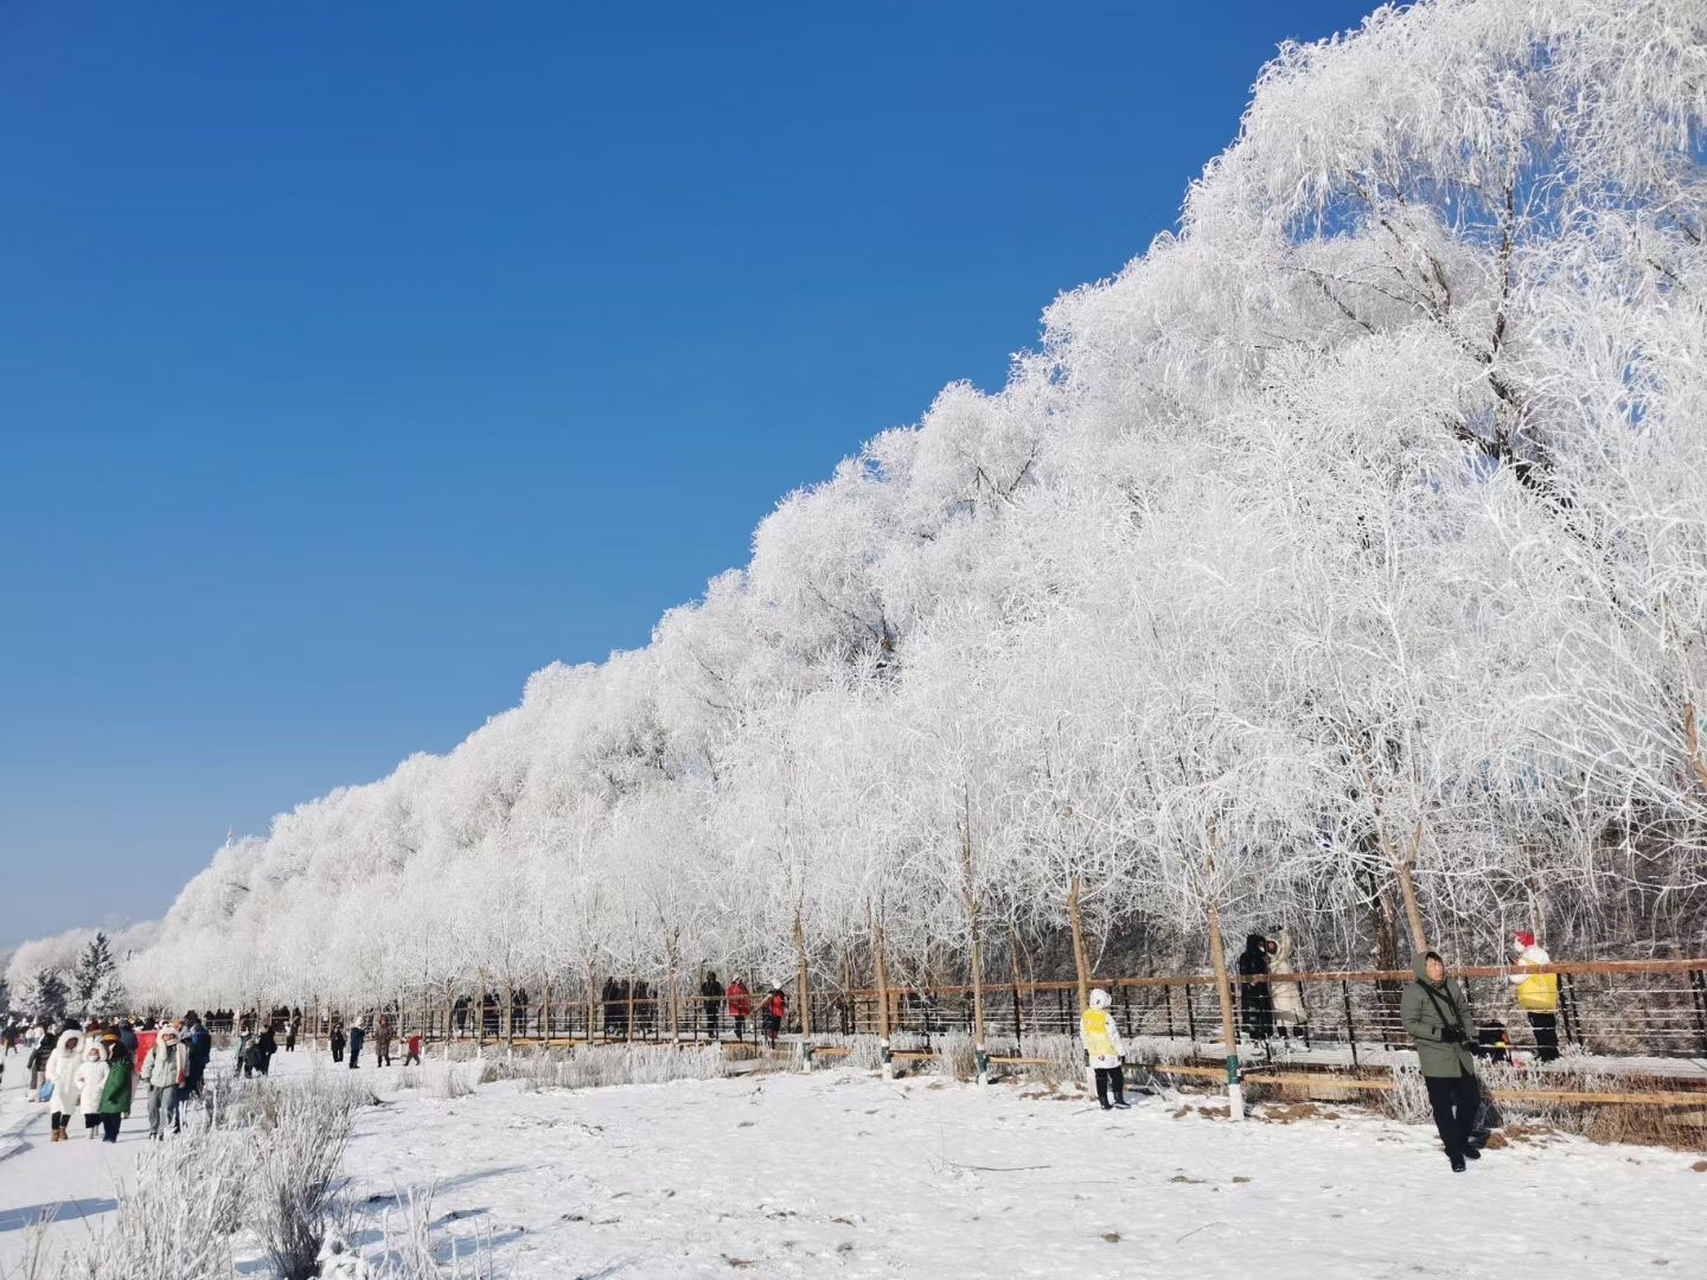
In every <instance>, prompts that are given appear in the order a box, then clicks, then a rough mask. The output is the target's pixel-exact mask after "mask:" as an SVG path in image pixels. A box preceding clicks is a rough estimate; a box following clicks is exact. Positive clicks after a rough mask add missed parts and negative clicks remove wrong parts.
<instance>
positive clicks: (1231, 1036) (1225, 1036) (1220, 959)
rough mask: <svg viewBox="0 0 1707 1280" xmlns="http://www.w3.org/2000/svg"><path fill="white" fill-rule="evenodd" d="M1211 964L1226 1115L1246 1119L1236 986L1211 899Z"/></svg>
mask: <svg viewBox="0 0 1707 1280" xmlns="http://www.w3.org/2000/svg"><path fill="white" fill-rule="evenodd" d="M1209 962H1210V963H1211V964H1212V965H1214V967H1215V993H1216V995H1218V996H1219V997H1220V998H1221V1039H1222V1042H1223V1043H1224V1044H1225V1046H1226V1049H1227V1113H1228V1115H1229V1116H1231V1117H1232V1118H1233V1119H1234V1120H1243V1119H1244V1118H1245V1098H1244V1089H1243V1088H1242V1087H1241V1086H1240V1084H1239V1032H1238V1028H1237V1026H1235V1024H1234V1021H1233V983H1232V980H1231V979H1229V978H1228V976H1227V957H1226V954H1225V953H1224V952H1223V951H1222V946H1221V908H1220V907H1219V906H1218V905H1217V904H1216V902H1215V897H1214V895H1213V894H1211V895H1210V898H1209Z"/></svg>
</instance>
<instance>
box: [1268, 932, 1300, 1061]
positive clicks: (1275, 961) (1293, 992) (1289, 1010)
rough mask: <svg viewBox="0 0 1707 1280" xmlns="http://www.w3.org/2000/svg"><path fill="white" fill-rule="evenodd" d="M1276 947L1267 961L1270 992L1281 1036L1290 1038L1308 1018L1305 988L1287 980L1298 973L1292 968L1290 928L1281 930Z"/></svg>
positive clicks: (1275, 1019)
mask: <svg viewBox="0 0 1707 1280" xmlns="http://www.w3.org/2000/svg"><path fill="white" fill-rule="evenodd" d="M1273 946H1274V955H1273V958H1272V959H1271V960H1270V961H1269V962H1268V973H1269V982H1268V989H1269V993H1270V995H1271V997H1272V998H1273V1000H1274V1021H1275V1025H1276V1026H1277V1027H1278V1028H1279V1029H1280V1034H1281V1035H1282V1036H1289V1035H1290V1034H1291V1033H1292V1031H1293V1030H1294V1029H1295V1028H1302V1027H1303V1025H1304V1023H1305V1020H1306V1019H1307V1017H1308V1016H1309V1015H1308V1014H1306V1013H1305V1011H1304V989H1303V988H1302V987H1301V986H1300V985H1299V984H1298V983H1297V982H1287V981H1284V979H1285V978H1287V977H1290V976H1291V975H1292V974H1293V973H1296V972H1297V970H1296V969H1294V968H1293V966H1292V929H1291V927H1290V926H1286V927H1283V928H1282V929H1281V930H1280V937H1279V939H1278V940H1277V941H1276V942H1275V943H1274V944H1273Z"/></svg>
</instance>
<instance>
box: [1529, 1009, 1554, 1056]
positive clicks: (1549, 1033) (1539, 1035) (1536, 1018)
mask: <svg viewBox="0 0 1707 1280" xmlns="http://www.w3.org/2000/svg"><path fill="white" fill-rule="evenodd" d="M1529 1029H1530V1031H1531V1032H1533V1033H1534V1035H1535V1056H1536V1057H1538V1058H1540V1059H1541V1061H1543V1062H1557V1061H1558V1060H1559V1015H1558V1014H1556V1013H1531V1014H1530V1015H1529Z"/></svg>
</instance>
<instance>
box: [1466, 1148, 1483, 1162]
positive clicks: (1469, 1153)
mask: <svg viewBox="0 0 1707 1280" xmlns="http://www.w3.org/2000/svg"><path fill="white" fill-rule="evenodd" d="M1464 1158H1465V1159H1466V1160H1480V1159H1481V1158H1482V1153H1481V1152H1480V1151H1478V1150H1476V1148H1475V1147H1465V1148H1464Z"/></svg>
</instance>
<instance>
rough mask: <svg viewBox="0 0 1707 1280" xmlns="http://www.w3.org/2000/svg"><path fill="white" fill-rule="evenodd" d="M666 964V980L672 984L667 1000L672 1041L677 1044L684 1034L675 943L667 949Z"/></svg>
mask: <svg viewBox="0 0 1707 1280" xmlns="http://www.w3.org/2000/svg"><path fill="white" fill-rule="evenodd" d="M664 966H665V970H666V977H665V979H664V980H665V981H666V982H668V983H669V984H670V985H669V999H668V1000H667V1001H666V1002H665V1003H666V1004H667V1005H668V1007H669V1010H670V1043H671V1044H676V1043H678V1042H679V1041H680V1040H681V1036H682V1018H681V1010H680V1008H679V1006H678V1005H677V1004H676V948H675V944H674V943H672V944H671V945H670V946H669V947H668V948H667V949H666V951H665V954H664Z"/></svg>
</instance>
